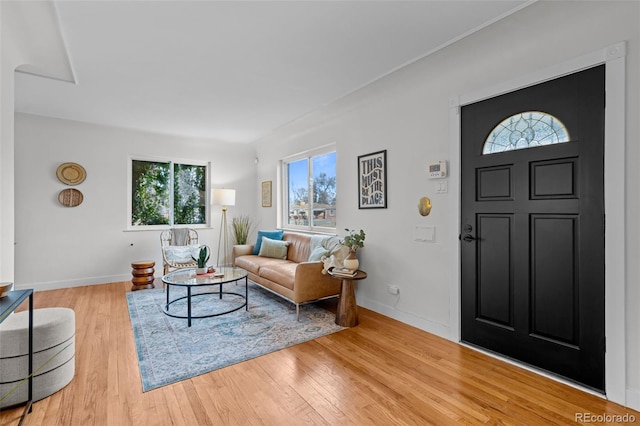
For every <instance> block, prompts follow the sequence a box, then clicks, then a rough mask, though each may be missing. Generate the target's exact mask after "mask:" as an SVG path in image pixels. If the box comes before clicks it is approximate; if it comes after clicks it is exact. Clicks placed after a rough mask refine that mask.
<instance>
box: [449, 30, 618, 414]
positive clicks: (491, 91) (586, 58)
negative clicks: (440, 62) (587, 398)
mask: <svg viewBox="0 0 640 426" xmlns="http://www.w3.org/2000/svg"><path fill="white" fill-rule="evenodd" d="M600 64H605V66H606V73H605V90H606V98H605V99H606V109H605V135H604V209H605V215H606V219H607V220H606V222H605V223H606V227H605V255H604V257H605V337H606V339H607V350H606V353H605V392H606V396H607V398H608V399H609V400H611V401H614V402H616V403H618V404H621V405H624V406H627V389H626V376H627V374H626V342H625V339H626V322H625V318H626V315H625V312H626V306H625V288H626V249H625V227H626V222H625V220H626V202H625V188H626V185H625V184H626V173H625V147H626V138H625V132H626V119H625V117H626V42H624V41H623V42H620V43H616V44H614V45H611V46H608V47H606V48H604V49H599V50H596V51H594V52H591V53H588V54H586V55H583V56H580V57H577V58H574V59H571V60H568V61H566V62H563V63H561V64H557V65H554V66H551V67H548V68H545V69H542V70H540V71H536V72H533V73H530V74H527V75H524V76H521V77H518V78H515V79H513V80H510V81H506V82H502V83H499V84H497V85H495V86H492V87H487V88H484V89H481V90H478V91H474V92H471V93H466V94H461V95H458V96H457V97H453V98H451V99H450V102H449V135H450V147H451V150H450V164H451V167H450V171H453V173H450V182H449V191H450V193H451V194H457V196H453V197H450V205H449V209H450V210H449V211H452V212H453V211H455V212H456V214H457V225H456V226H452V227H451V228H450V229H451V233H450V235H449V241H458V235H459V234H460V230H459V226H460V220H461V211H460V209H461V203H460V196H459V194H460V189H461V180H460V175H461V173H460V172H461V170H460V151H461V147H460V144H461V139H460V137H461V134H460V133H461V132H460V107H461V106H464V105H467V104H470V103H474V102H478V101H481V100H485V99H489V98H493V97H495V96H499V95H502V94H505V93H509V92H512V91H515V90H518V89H522V88H524V87H528V86H532V85H534V84H538V83H542V82H545V81H548V80H552V79H554V78H558V77H562V76H564V75H567V74H572V73H575V72H578V71H581V70H584V69H587V68H591V67H593V66H597V65H600ZM453 252H454V256H451V263H450V265H449V269H450V271H451V274H452V277H453V280H454V282H455V283H456V285H453V286H451V289H450V298H449V300H450V309H449V312H450V318H449V323H450V325H451V328H450V333H451V335H450V338H451V340H454V341H456V342H459V341H460V336H461V330H460V315H461V309H460V286H461V274H460V268H461V264H460V246H459V245H458V246H457V250H454V251H453Z"/></svg>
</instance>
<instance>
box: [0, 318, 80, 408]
mask: <svg viewBox="0 0 640 426" xmlns="http://www.w3.org/2000/svg"><path fill="white" fill-rule="evenodd" d="M75 336H76V318H75V313H74V312H73V310H71V309H68V308H44V309H34V310H33V373H34V376H33V401H38V400H40V399H43V398H46V397H47V396H49V395H51V394H53V393H55V392H57V391H59V390H60V389H62V388H63V387H65V386H66V385H67V384H69V382H71V380H72V379H73V376H74V374H75V366H76V364H75V353H76V348H75V338H76V337H75ZM28 354H29V312H28V311H22V312H18V313H15V314H13V315H11V316H10V317H9V318H7V319H6V320H5V321H4V322H3V323H2V324H0V400H1V401H0V408H2V407H8V406H11V405H16V404H19V403H23V402H25V401H27V399H28V391H29V384H28V382H27V381H24V382H23V383H22V384H21V385H20V386H19V387H18V388H16V389H15V390H13V391H12V393H11V394H10V395H9V396H6V394H7V392H10V391H11V390H12V389H14V388H15V387H16V385H18V384H19V383H20V381H21V380H22V379H24V378H25V377H27V376H28V371H29V355H28ZM3 398H4V399H3Z"/></svg>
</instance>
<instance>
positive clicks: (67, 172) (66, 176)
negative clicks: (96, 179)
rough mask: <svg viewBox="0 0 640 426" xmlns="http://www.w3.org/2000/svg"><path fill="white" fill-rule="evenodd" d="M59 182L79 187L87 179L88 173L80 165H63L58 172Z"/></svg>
mask: <svg viewBox="0 0 640 426" xmlns="http://www.w3.org/2000/svg"><path fill="white" fill-rule="evenodd" d="M56 176H58V180H59V181H60V182H62V183H64V184H67V185H72V186H73V185H78V184H81V183H82V182H84V180H85V179H86V178H87V172H86V171H85V170H84V167H82V166H81V165H80V164H77V163H62V164H60V165H59V166H58V169H57V170H56Z"/></svg>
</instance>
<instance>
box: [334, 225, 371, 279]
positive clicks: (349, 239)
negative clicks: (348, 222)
mask: <svg viewBox="0 0 640 426" xmlns="http://www.w3.org/2000/svg"><path fill="white" fill-rule="evenodd" d="M345 231H347V232H348V233H349V234H348V235H347V236H345V237H344V240H342V241H340V244H342V245H344V246H347V247H349V256H347V258H346V259H345V260H344V264H343V265H344V267H345V268H347V269H353V270H356V269H358V266H360V262H359V261H358V258H357V257H356V251H357V250H358V249H359V248H362V247H364V239H365V236H366V235H365V233H364V231H363V230H362V229H361V230H360V232H356V231H355V229H348V228H345Z"/></svg>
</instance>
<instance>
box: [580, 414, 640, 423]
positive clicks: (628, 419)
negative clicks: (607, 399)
mask: <svg viewBox="0 0 640 426" xmlns="http://www.w3.org/2000/svg"><path fill="white" fill-rule="evenodd" d="M575 421H576V423H577V422H580V423H609V424H613V423H635V422H636V416H634V415H633V414H629V413H626V414H594V413H576V414H575Z"/></svg>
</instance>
